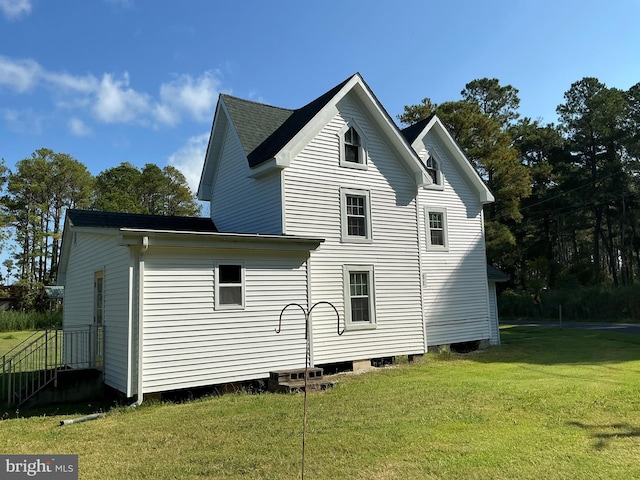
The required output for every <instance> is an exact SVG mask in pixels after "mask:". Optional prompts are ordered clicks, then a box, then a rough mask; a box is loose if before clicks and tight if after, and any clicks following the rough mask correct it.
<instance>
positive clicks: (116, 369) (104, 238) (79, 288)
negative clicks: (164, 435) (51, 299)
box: [63, 232, 131, 394]
mask: <svg viewBox="0 0 640 480" xmlns="http://www.w3.org/2000/svg"><path fill="white" fill-rule="evenodd" d="M116 240H117V237H116V235H115V234H111V235H109V234H105V235H100V234H95V233H84V232H78V233H76V234H75V244H74V245H73V247H72V254H71V255H70V256H69V263H68V267H67V275H66V279H67V281H66V283H65V292H64V309H63V312H64V313H63V325H64V327H65V328H68V327H70V326H73V325H92V324H93V317H94V313H95V312H94V281H95V273H96V272H98V271H102V273H103V285H104V289H103V293H104V298H103V312H102V316H103V325H104V339H105V346H104V350H105V356H104V376H105V383H106V384H107V385H109V386H110V387H113V388H115V389H116V390H119V391H121V392H123V393H125V394H126V393H128V392H127V386H128V385H127V379H128V378H127V375H128V369H129V365H128V358H129V351H128V349H129V341H128V340H129V318H130V317H129V315H130V310H131V308H130V295H129V285H130V283H129V267H130V256H129V249H128V248H127V247H122V246H117V245H116Z"/></svg>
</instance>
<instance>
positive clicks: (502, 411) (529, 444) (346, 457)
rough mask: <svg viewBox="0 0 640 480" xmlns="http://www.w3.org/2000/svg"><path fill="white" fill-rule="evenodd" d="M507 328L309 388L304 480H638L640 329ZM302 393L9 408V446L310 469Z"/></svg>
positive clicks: (114, 459)
mask: <svg viewBox="0 0 640 480" xmlns="http://www.w3.org/2000/svg"><path fill="white" fill-rule="evenodd" d="M502 338H503V342H504V345H503V346H501V347H498V348H492V349H489V350H487V351H484V352H480V353H473V354H468V355H463V356H458V355H447V356H441V357H437V356H431V355H429V356H427V358H426V360H425V361H424V362H422V363H419V364H411V365H400V366H396V367H393V368H385V369H381V370H377V371H374V372H370V373H367V374H362V375H339V376H336V381H337V385H336V386H335V387H334V389H333V390H330V391H327V392H324V393H313V394H310V395H309V398H308V430H307V437H306V473H305V478H308V479H334V478H335V479H443V478H451V479H480V478H487V479H509V480H514V479H536V480H540V479H545V480H546V479H563V480H565V479H609V478H616V479H633V478H640V461H639V459H640V336H639V337H635V336H630V335H623V334H613V333H604V332H594V331H578V330H562V331H560V330H555V329H545V328H527V327H512V328H506V329H503V330H502ZM302 400H303V397H302V396H301V395H299V394H298V395H275V394H263V395H247V394H231V395H225V396H222V397H214V398H207V399H202V400H198V401H194V402H192V403H184V404H157V405H149V406H143V407H141V408H139V409H137V410H134V409H124V408H123V409H118V410H114V411H112V412H110V413H109V414H108V415H107V416H106V417H104V418H101V419H98V420H95V421H92V422H87V423H81V424H76V425H68V426H65V427H59V426H58V423H59V421H60V420H61V419H64V418H69V417H66V416H65V417H62V416H38V417H31V418H12V419H8V420H5V421H3V422H0V452H3V453H45V452H46V453H78V454H79V455H80V459H79V460H80V478H81V479H92V480H93V479H96V480H100V479H147V478H153V479H174V478H178V479H204V478H207V479H215V478H224V479H247V478H255V479H280V478H283V479H284V478H300V454H301V440H302V437H301V430H302ZM13 416H14V413H13V412H12V414H11V417H13Z"/></svg>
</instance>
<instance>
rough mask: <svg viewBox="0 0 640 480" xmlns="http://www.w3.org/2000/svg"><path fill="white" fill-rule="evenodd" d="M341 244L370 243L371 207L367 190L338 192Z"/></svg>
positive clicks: (349, 189) (343, 190)
mask: <svg viewBox="0 0 640 480" xmlns="http://www.w3.org/2000/svg"><path fill="white" fill-rule="evenodd" d="M340 209H341V217H342V218H341V223H342V241H343V242H365V243H368V242H371V239H372V235H371V205H370V195H369V192H368V191H367V190H357V189H351V188H343V189H341V190H340Z"/></svg>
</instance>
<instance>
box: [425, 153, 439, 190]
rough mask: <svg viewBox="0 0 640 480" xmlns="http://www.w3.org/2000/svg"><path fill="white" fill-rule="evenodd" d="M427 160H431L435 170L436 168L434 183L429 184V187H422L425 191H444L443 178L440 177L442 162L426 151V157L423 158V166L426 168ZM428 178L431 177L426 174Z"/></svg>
mask: <svg viewBox="0 0 640 480" xmlns="http://www.w3.org/2000/svg"><path fill="white" fill-rule="evenodd" d="M429 158H431V159H433V161H434V162H435V164H436V166H437V168H436V183H431V184H429V185H424V187H423V188H425V189H426V190H444V176H443V175H442V162H441V161H440V160H439V159H438V157H437V156H435V155H433V154H432V153H431V152H429V151H427V154H426V156H425V157H424V166H425V168H426V167H427V160H429ZM427 175H428V176H429V178H431V175H429V173H428V172H427Z"/></svg>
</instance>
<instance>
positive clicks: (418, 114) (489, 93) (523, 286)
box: [398, 77, 640, 292]
mask: <svg viewBox="0 0 640 480" xmlns="http://www.w3.org/2000/svg"><path fill="white" fill-rule="evenodd" d="M519 105H520V98H519V97H518V90H517V89H516V88H515V87H513V86H511V85H506V86H503V85H501V84H500V82H499V80H498V79H495V78H494V79H489V78H482V79H477V80H473V81H472V82H470V83H468V84H467V85H466V86H465V88H464V90H462V91H461V98H460V99H458V100H453V101H448V102H444V103H441V104H439V105H437V104H435V103H433V102H432V101H431V100H430V99H429V98H425V99H423V100H422V102H421V103H419V104H417V105H408V106H405V107H404V112H403V113H402V114H401V115H399V116H398V119H399V120H400V122H402V123H403V124H404V125H412V124H414V123H416V122H418V121H420V120H422V119H425V118H428V117H429V116H430V115H432V114H434V113H435V114H437V115H438V117H439V118H440V119H441V120H442V121H443V122H444V123H445V125H447V127H448V128H449V130H450V132H451V134H452V136H453V138H454V139H455V140H456V141H457V142H458V143H459V145H460V146H461V147H462V149H463V150H464V151H465V152H466V154H467V156H468V158H469V160H470V161H471V162H472V163H473V164H474V166H475V167H476V169H477V171H478V172H479V173H480V175H481V176H482V178H483V179H484V180H485V182H486V183H487V185H488V187H489V189H490V190H491V191H492V192H493V194H494V196H495V198H496V201H495V203H493V204H491V205H487V206H486V207H485V211H484V215H485V224H486V232H485V235H486V245H487V257H488V262H489V263H491V264H493V265H495V266H497V267H498V268H500V269H502V270H503V271H505V272H507V273H509V274H510V275H511V285H512V287H514V288H516V289H520V290H524V291H529V292H535V291H540V290H541V289H543V288H559V287H566V288H575V287H577V286H594V285H602V284H610V285H615V286H619V285H629V284H632V283H633V282H637V281H638V279H639V278H640V199H639V197H638V192H639V191H640V175H639V174H640V163H639V162H640V83H638V84H636V85H634V86H632V87H631V88H630V89H629V90H626V91H625V90H621V89H617V88H609V87H607V86H606V85H605V84H604V83H602V82H600V81H599V80H598V79H597V78H593V77H586V78H583V79H582V80H580V81H577V82H575V83H573V84H572V85H571V86H570V88H569V89H568V90H567V91H566V92H565V94H564V102H563V103H561V104H560V105H558V107H557V109H556V111H557V113H558V119H559V121H558V124H554V123H543V122H542V121H541V120H537V119H536V120H534V119H531V118H526V117H525V118H521V117H520V114H519V112H518V108H519Z"/></svg>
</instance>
